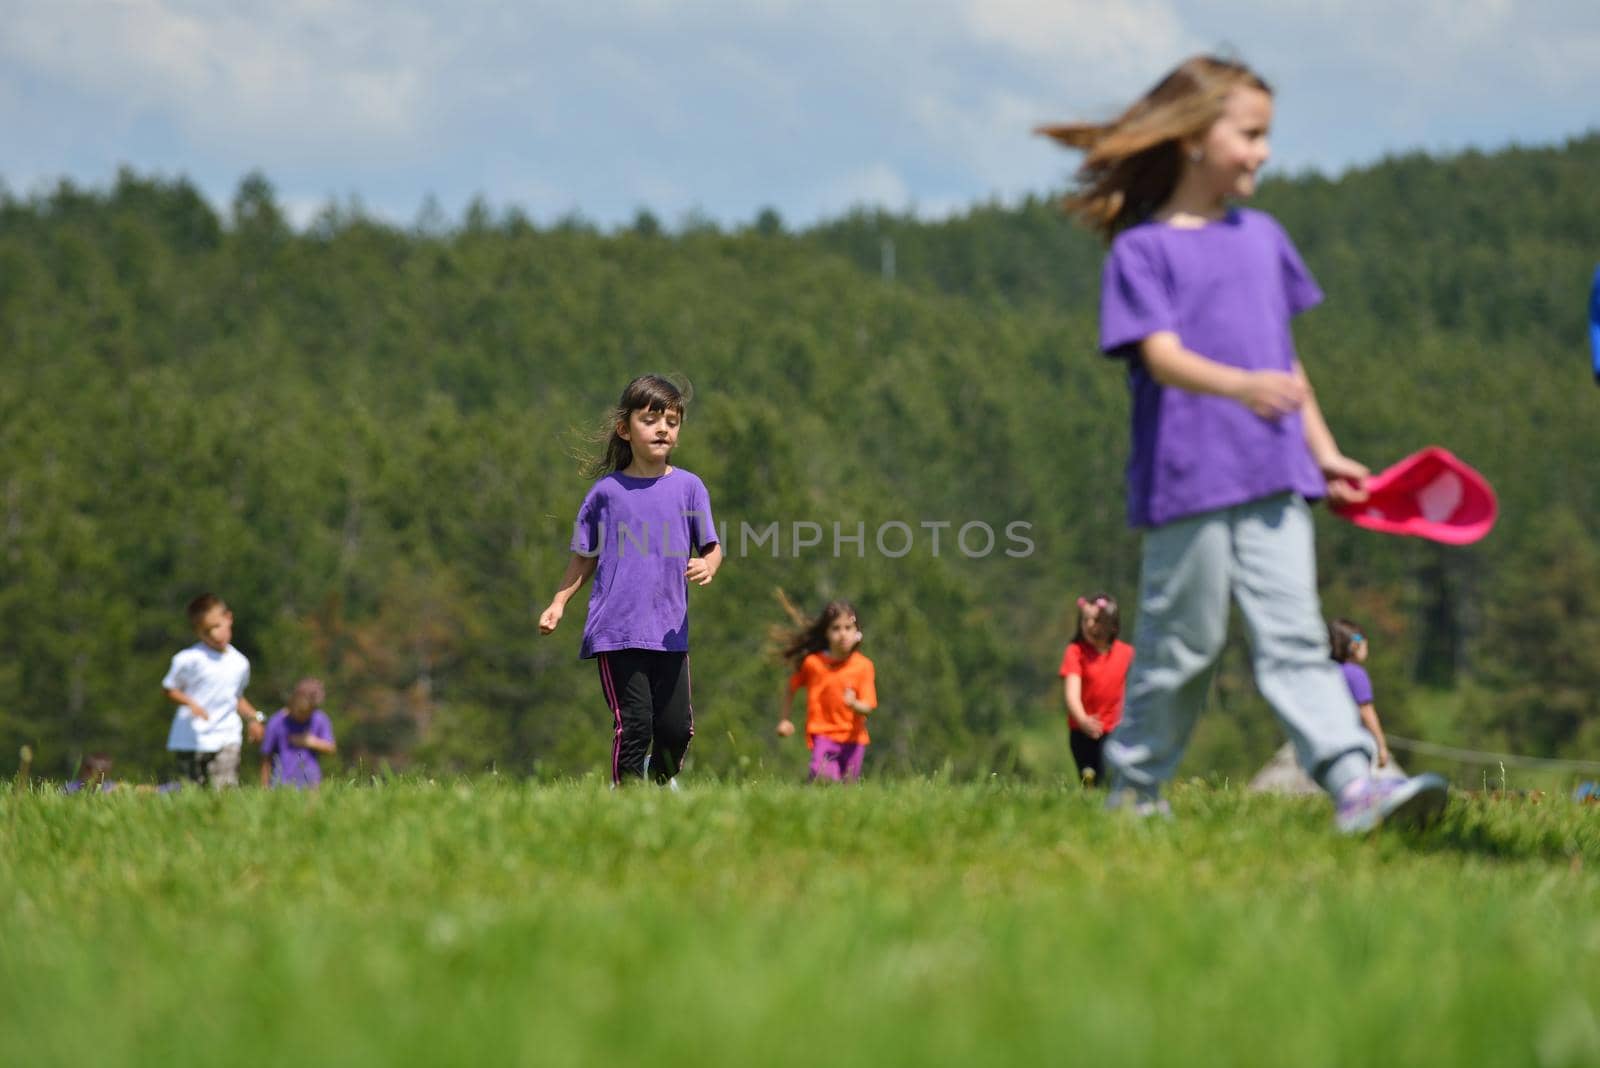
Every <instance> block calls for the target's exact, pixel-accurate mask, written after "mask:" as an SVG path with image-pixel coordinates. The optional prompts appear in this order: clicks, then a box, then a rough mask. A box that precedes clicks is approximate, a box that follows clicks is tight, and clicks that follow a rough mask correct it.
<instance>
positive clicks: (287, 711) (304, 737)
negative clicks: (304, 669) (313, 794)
mask: <svg viewBox="0 0 1600 1068" xmlns="http://www.w3.org/2000/svg"><path fill="white" fill-rule="evenodd" d="M323 696H324V694H323V689H322V683H321V682H320V681H318V680H317V679H301V680H300V681H299V682H298V683H296V684H295V687H294V693H293V694H291V695H290V697H289V704H288V706H287V707H285V708H280V709H279V710H278V711H276V712H274V713H273V714H272V718H271V719H269V720H268V721H267V733H266V736H265V737H264V738H263V739H262V740H261V756H262V757H263V759H262V761H261V785H262V786H293V787H295V788H296V789H301V790H305V789H312V788H314V787H317V786H320V785H321V784H322V766H321V765H320V764H319V763H318V762H317V755H318V754H319V753H333V752H336V751H337V748H338V747H337V746H336V745H335V744H334V741H333V724H332V723H330V722H329V721H328V714H327V713H326V712H324V711H322V707H321V706H322V700H323Z"/></svg>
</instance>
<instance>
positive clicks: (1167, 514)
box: [1041, 56, 1445, 832]
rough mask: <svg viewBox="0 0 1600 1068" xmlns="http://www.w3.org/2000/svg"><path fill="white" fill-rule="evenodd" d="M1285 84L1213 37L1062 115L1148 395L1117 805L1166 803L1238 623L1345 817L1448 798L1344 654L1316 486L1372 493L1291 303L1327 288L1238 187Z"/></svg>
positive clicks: (1103, 323)
mask: <svg viewBox="0 0 1600 1068" xmlns="http://www.w3.org/2000/svg"><path fill="white" fill-rule="evenodd" d="M1272 112H1273V101H1272V91H1271V89H1270V88H1269V87H1268V86H1267V83H1266V82H1265V81H1263V80H1262V79H1261V77H1260V76H1259V75H1257V74H1255V73H1254V72H1253V71H1251V70H1250V69H1249V68H1247V67H1245V66H1243V65H1242V64H1240V63H1236V62H1232V61H1229V60H1224V59H1217V58H1214V57H1211V56H1196V57H1194V58H1192V59H1190V60H1188V61H1186V62H1185V63H1183V64H1182V65H1181V66H1179V67H1178V68H1177V69H1176V70H1174V71H1173V72H1172V73H1171V74H1169V75H1167V77H1165V78H1164V79H1162V80H1161V82H1160V83H1159V84H1157V85H1156V86H1155V88H1153V89H1151V90H1150V91H1149V92H1148V93H1146V94H1145V95H1144V97H1142V98H1141V99H1140V100H1138V101H1136V102H1135V103H1134V104H1133V106H1132V107H1130V108H1129V109H1128V110H1127V111H1126V112H1124V113H1123V114H1122V115H1121V116H1120V117H1118V118H1117V119H1115V120H1113V121H1111V122H1109V123H1103V124H1100V123H1076V124H1071V125H1065V126H1051V127H1045V128H1043V130H1042V131H1041V132H1044V133H1046V134H1049V135H1050V136H1052V137H1055V138H1056V139H1057V140H1059V141H1062V142H1064V143H1065V144H1067V145H1069V146H1071V147H1073V148H1078V149H1082V150H1084V152H1085V154H1086V157H1085V159H1084V162H1083V166H1082V167H1081V168H1080V170H1079V172H1078V178H1079V185H1078V188H1077V190H1076V191H1075V192H1074V193H1073V195H1072V196H1070V197H1069V198H1068V200H1067V207H1068V208H1069V210H1071V211H1072V212H1073V213H1074V214H1076V215H1077V216H1078V217H1079V218H1081V219H1082V220H1084V221H1085V222H1086V223H1088V224H1089V225H1090V226H1091V227H1092V228H1093V229H1095V230H1096V231H1098V232H1099V233H1100V234H1102V235H1103V236H1104V237H1105V238H1106V239H1107V240H1109V241H1110V243H1111V252H1110V255H1109V256H1108V257H1107V258H1106V263H1105V270H1104V277H1103V283H1102V288H1101V296H1100V346H1101V348H1102V350H1103V351H1104V352H1105V353H1106V354H1107V355H1109V356H1112V357H1115V358H1118V359H1122V360H1124V361H1126V363H1127V367H1128V384H1129V388H1130V390H1131V392H1132V395H1133V398H1132V399H1133V404H1132V409H1133V429H1132V448H1131V450H1130V457H1129V461H1128V518H1129V521H1130V523H1131V524H1132V525H1133V526H1135V527H1141V528H1144V529H1145V531H1146V533H1145V538H1144V552H1143V555H1144V559H1143V565H1142V574H1141V578H1140V591H1139V613H1138V624H1137V631H1136V633H1135V636H1134V647H1135V648H1136V649H1138V651H1139V655H1138V658H1137V659H1136V660H1135V661H1134V665H1133V669H1132V672H1131V673H1130V676H1129V679H1128V694H1127V703H1126V707H1125V713H1124V718H1123V722H1122V725H1121V727H1120V728H1119V729H1118V730H1117V732H1116V734H1115V735H1113V736H1112V738H1111V740H1110V741H1109V742H1108V743H1107V745H1106V750H1105V756H1106V761H1107V763H1108V764H1109V765H1110V766H1111V769H1112V786H1113V792H1112V795H1111V799H1110V800H1111V803H1113V804H1123V803H1126V802H1127V801H1129V800H1130V799H1131V800H1132V802H1133V804H1134V805H1135V807H1136V810H1137V811H1140V812H1145V813H1155V812H1165V811H1166V804H1165V802H1164V801H1162V800H1161V798H1160V789H1161V786H1162V784H1163V783H1164V782H1166V781H1167V780H1168V779H1169V778H1171V777H1172V774H1173V772H1174V771H1175V770H1176V769H1177V766H1178V761H1179V759H1180V758H1181V757H1182V755H1183V749H1184V745H1185V743H1186V742H1187V740H1188V738H1189V734H1190V731H1191V730H1192V729H1193V726H1194V721H1195V717H1196V716H1197V715H1198V714H1199V711H1200V708H1201V705H1202V704H1203V702H1204V700H1205V695H1206V691H1207V689H1208V688H1209V683H1210V679H1211V674H1212V671H1213V668H1214V667H1215V664H1216V660H1217V657H1218V656H1219V655H1220V654H1221V652H1222V648H1223V644H1224V643H1225V642H1226V640H1227V626H1228V610H1229V600H1230V599H1234V600H1237V601H1238V603H1239V607H1240V610H1241V612H1242V613H1243V615H1244V618H1245V622H1246V625H1247V627H1248V630H1249V635H1250V641H1251V646H1252V650H1253V654H1254V660H1255V673H1256V682H1257V685H1258V686H1259V687H1260V688H1261V692H1262V695H1263V696H1264V697H1266V699H1267V701H1268V703H1269V704H1271V705H1272V707H1273V709H1274V711H1275V712H1276V713H1277V715H1278V718H1279V719H1280V720H1281V721H1282V723H1283V725H1284V727H1285V729H1286V730H1287V731H1288V733H1289V736H1290V739H1291V740H1292V741H1293V743H1294V747H1295V752H1296V756H1297V757H1298V758H1299V761H1300V763H1301V766H1302V767H1304V768H1305V769H1306V771H1307V772H1308V773H1309V774H1310V775H1311V777H1312V778H1313V779H1315V780H1316V781H1317V782H1318V784H1319V785H1321V786H1322V788H1323V789H1324V790H1326V791H1327V792H1328V793H1329V794H1330V795H1331V796H1332V797H1333V798H1334V799H1335V801H1336V803H1337V813H1336V816H1335V820H1336V824H1337V826H1338V827H1339V829H1340V830H1342V831H1345V832H1359V831H1365V830H1369V829H1371V828H1372V827H1375V826H1377V825H1378V823H1380V822H1382V821H1384V820H1386V819H1400V820H1404V821H1409V822H1414V821H1420V820H1422V819H1424V818H1427V817H1430V816H1432V815H1433V814H1434V813H1436V812H1437V811H1438V810H1439V808H1440V807H1441V806H1442V805H1443V803H1444V800H1445V784H1444V781H1443V780H1442V779H1439V778H1438V777H1437V776H1421V777H1419V778H1416V779H1407V780H1401V781H1399V782H1395V781H1392V780H1385V779H1379V778H1377V777H1375V776H1374V775H1373V767H1372V764H1373V758H1374V750H1373V743H1372V739H1371V738H1370V737H1369V736H1368V735H1367V734H1366V732H1365V731H1363V730H1362V729H1361V727H1360V723H1359V720H1358V719H1357V716H1356V708H1355V704H1354V702H1353V701H1352V700H1351V699H1350V694H1349V692H1348V690H1346V688H1345V685H1344V680H1343V679H1342V678H1341V677H1340V674H1339V671H1338V669H1337V668H1335V667H1334V665H1333V663H1332V662H1331V661H1330V660H1329V659H1328V644H1327V632H1326V630H1325V629H1324V627H1323V620H1322V610H1321V604H1320V602H1319V600H1318V597H1317V577H1316V552H1315V547H1314V545H1313V540H1312V522H1311V513H1310V510H1309V507H1308V505H1307V500H1308V499H1316V498H1320V497H1324V496H1327V497H1329V498H1331V499H1333V500H1335V501H1350V502H1355V501H1360V500H1364V499H1365V497H1366V492H1365V490H1364V488H1363V481H1364V480H1365V478H1366V476H1367V469H1366V468H1365V467H1363V466H1362V465H1361V464H1359V463H1357V462H1356V461H1354V460H1352V459H1350V458H1349V457H1347V456H1345V455H1344V454H1343V453H1342V452H1341V451H1340V450H1339V446H1338V444H1337V443H1336V442H1335V441H1334V437H1333V434H1332V433H1331V432H1330V431H1329V429H1328V425H1327V423H1326V422H1324V420H1323V418H1322V412H1321V410H1320V408H1319V407H1318V406H1317V400H1316V395H1315V394H1314V393H1313V392H1312V391H1311V383H1310V381H1309V380H1308V379H1307V377H1306V372H1305V369H1304V368H1303V367H1302V366H1301V363H1300V360H1299V357H1298V356H1297V355H1296V353H1295V348H1294V335H1293V331H1292V328H1291V320H1292V318H1293V317H1294V316H1295V315H1297V314H1299V313H1300V312H1302V311H1305V310H1306V309H1308V308H1311V307H1313V306H1315V305H1316V304H1318V303H1319V302H1320V301H1321V299H1322V292H1321V290H1320V289H1318V288H1317V284H1316V282H1315V280H1314V279H1313V278H1312V277H1311V272H1310V271H1308V270H1307V269H1306V266H1305V264H1304V263H1303V262H1302V261H1301V259H1300V254H1299V253H1298V252H1297V251H1296V250H1295V247H1294V245H1293V244H1292V243H1291V242H1290V240H1289V238H1288V236H1287V235H1286V234H1285V233H1284V232H1283V229H1282V228H1281V227H1279V226H1278V224H1277V222H1275V221H1274V220H1273V219H1272V218H1271V217H1270V216H1268V215H1265V214H1263V213H1261V212H1256V211H1247V210H1244V209H1240V208H1236V207H1234V206H1232V202H1233V201H1235V200H1241V199H1244V198H1247V197H1249V196H1250V195H1251V194H1253V193H1254V192H1255V189H1256V176H1257V172H1258V171H1259V170H1260V169H1261V167H1262V166H1263V165H1264V164H1265V163H1266V161H1267V156H1268V154H1269V151H1268V143H1267V137H1268V132H1269V129H1270V127H1271V123H1272Z"/></svg>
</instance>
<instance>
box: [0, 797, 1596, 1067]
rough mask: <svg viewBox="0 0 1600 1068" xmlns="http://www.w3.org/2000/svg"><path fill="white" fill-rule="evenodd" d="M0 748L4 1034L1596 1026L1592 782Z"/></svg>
mask: <svg viewBox="0 0 1600 1068" xmlns="http://www.w3.org/2000/svg"><path fill="white" fill-rule="evenodd" d="M1173 803H1174V809H1175V811H1176V814H1177V819H1176V820H1175V821H1174V822H1172V823H1170V824H1166V823H1150V824H1141V823H1136V822H1133V821H1131V820H1128V819H1126V818H1123V817H1120V816H1117V815H1114V814H1107V813H1105V812H1103V811H1101V810H1100V808H1099V807H1098V803H1097V799H1094V798H1087V797H1084V796H1082V795H1081V794H1079V793H1078V792H1077V791H1076V790H1063V789H1060V788H1047V787H1042V786H1016V785H1006V784H1000V783H996V784H994V785H989V786H969V785H949V784H944V783H939V782H900V783H872V784H868V785H866V786H863V787H859V788H848V789H815V790H808V789H804V788H800V787H796V786H789V785H778V784H772V783H758V784H753V785H742V786H733V785H718V784H707V783H696V784H690V785H688V786H687V788H686V789H685V790H684V791H683V792H681V793H677V794H671V793H665V792H661V791H657V790H635V791H629V792H625V793H622V794H612V793H610V792H609V791H607V790H606V789H604V788H603V787H602V786H600V785H598V784H595V783H593V782H583V783H575V784H570V785H557V786H550V785H533V784H523V783H507V782H501V781H496V780H492V779H491V780H478V781H473V782H465V781H464V782H460V783H439V784H433V783H428V782H423V781H398V782H390V783H386V784H381V785H376V786H365V787H355V786H349V785H336V786H332V787H330V788H327V789H324V790H323V791H322V792H321V793H318V794H307V795H302V794H294V793H282V792H280V793H265V792H261V791H247V792H238V793H234V794H231V795H225V796H216V795H209V794H203V793H199V792H191V793H184V794H179V795H175V796H150V795H133V794H112V795H109V796H103V797H99V796H97V797H81V798H72V797H63V796H60V795H56V794H53V793H44V792H38V791H35V792H17V791H14V790H13V791H10V792H5V791H4V790H3V788H0V1036H3V1037H0V1049H3V1053H0V1060H3V1061H4V1062H5V1063H7V1064H22V1063H28V1064H94V1065H121V1064H219V1063H244V1064H251V1063H258V1064H272V1065H285V1064H298V1063H303V1062H309V1063H339V1064H374V1065H380V1064H381V1065H391V1064H541V1065H542V1064H552V1065H563V1064H628V1063H633V1064H641V1065H677V1064H683V1065H720V1064H727V1065H763V1064H807V1065H811V1064H827V1065H832V1064H863V1065H882V1064H918V1065H921V1064H952V1065H956V1064H959V1065H974V1064H1079V1063H1082V1064H1102V1065H1136V1064H1230V1065H1295V1066H1301V1065H1306V1066H1312V1065H1329V1066H1332V1065H1391V1064H1393V1065H1411V1064H1441V1065H1443V1064H1448V1065H1464V1064H1472V1065H1500V1064H1504V1065H1593V1064H1600V808H1594V807H1590V808H1583V807H1580V806H1578V805H1576V804H1573V803H1572V802H1570V801H1566V800H1560V799H1556V798H1550V799H1547V800H1544V801H1542V802H1541V803H1538V804H1535V803H1532V802H1530V801H1527V800H1519V799H1506V800H1495V799H1476V798H1467V797H1457V798H1456V799H1454V800H1453V802H1452V805H1451V808H1450V809H1449V810H1448V812H1447V814H1446V816H1445V818H1444V820H1443V822H1442V823H1441V824H1440V825H1439V826H1437V827H1435V828H1434V829H1432V830H1431V831H1429V832H1427V833H1425V834H1422V835H1420V836H1415V837H1406V836H1403V835H1399V834H1394V833H1388V834H1383V833H1380V834H1378V835H1376V836H1373V837H1370V838H1367V839H1362V840H1346V839H1340V838H1337V837H1335V836H1334V835H1333V833H1332V831H1331V829H1330V825H1329V812H1328V809H1327V807H1326V805H1325V804H1324V803H1323V802H1321V801H1320V800H1318V799H1302V800H1284V799H1274V798H1262V797H1252V796H1248V795H1244V794H1241V793H1239V792H1237V791H1230V790H1221V789H1214V788H1209V787H1203V786H1198V785H1193V786H1188V787H1180V788H1179V789H1178V790H1177V791H1175V793H1174V795H1173Z"/></svg>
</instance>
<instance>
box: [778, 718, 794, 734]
mask: <svg viewBox="0 0 1600 1068" xmlns="http://www.w3.org/2000/svg"><path fill="white" fill-rule="evenodd" d="M793 733H794V721H793V720H789V719H780V720H779V721H778V737H779V738H787V737H789V735H791V734H793Z"/></svg>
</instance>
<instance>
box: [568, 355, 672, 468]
mask: <svg viewBox="0 0 1600 1068" xmlns="http://www.w3.org/2000/svg"><path fill="white" fill-rule="evenodd" d="M693 396H694V390H693V388H692V387H691V386H690V385H689V383H688V381H687V380H679V381H674V380H672V379H670V378H666V377H664V376H662V375H640V376H639V377H638V378H635V379H634V380H633V381H632V382H629V383H628V386H627V388H626V389H624V390H623V391H622V396H621V397H619V398H618V399H617V403H616V407H614V408H612V409H611V410H609V411H607V412H606V414H605V418H603V419H602V420H601V421H600V424H599V426H597V427H596V428H595V429H594V432H593V433H592V434H590V435H589V437H588V444H589V446H590V450H591V451H590V452H589V454H588V455H587V456H586V457H585V459H584V461H583V474H584V477H585V478H600V477H601V476H603V475H609V474H611V473H612V472H613V471H621V470H622V469H623V468H625V467H627V466H628V465H629V464H631V463H633V446H631V445H629V444H628V443H627V442H626V441H624V440H623V439H622V438H620V437H618V436H617V430H618V429H620V428H621V427H622V426H623V425H625V424H626V423H627V422H628V416H630V415H632V414H633V413H634V412H638V411H650V412H677V413H678V418H680V419H682V418H683V417H684V416H686V415H687V414H688V410H689V401H690V400H691V399H693Z"/></svg>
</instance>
